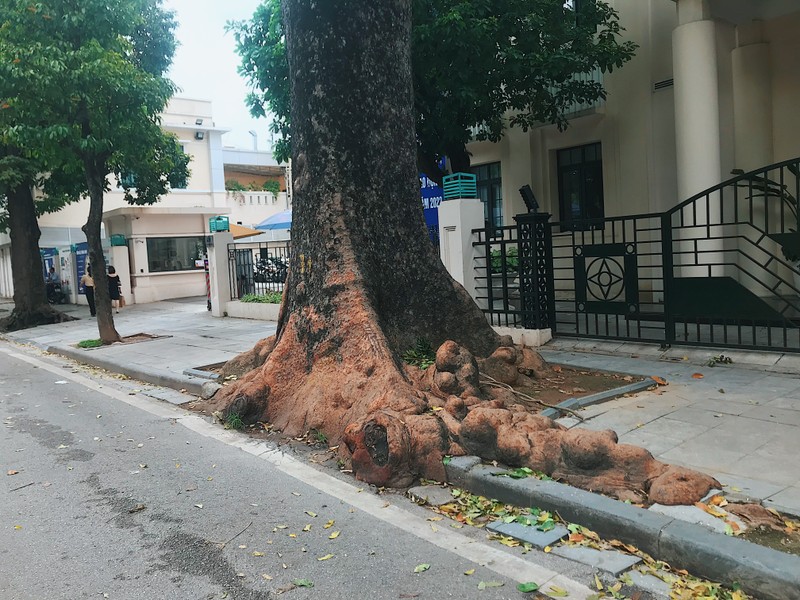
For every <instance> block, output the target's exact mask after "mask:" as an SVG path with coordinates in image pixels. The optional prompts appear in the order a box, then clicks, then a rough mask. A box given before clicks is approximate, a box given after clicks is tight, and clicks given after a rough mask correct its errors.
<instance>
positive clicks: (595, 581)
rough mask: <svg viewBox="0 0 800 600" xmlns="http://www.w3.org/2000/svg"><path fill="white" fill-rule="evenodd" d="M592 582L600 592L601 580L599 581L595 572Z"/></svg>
mask: <svg viewBox="0 0 800 600" xmlns="http://www.w3.org/2000/svg"><path fill="white" fill-rule="evenodd" d="M594 584H595V585H596V586H597V590H598V591H600V592H602V591H603V582H602V581H600V578H599V577H598V576H597V573H595V574H594Z"/></svg>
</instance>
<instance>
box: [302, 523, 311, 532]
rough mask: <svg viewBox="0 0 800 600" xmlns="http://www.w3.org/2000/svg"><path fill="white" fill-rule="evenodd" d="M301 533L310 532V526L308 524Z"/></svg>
mask: <svg viewBox="0 0 800 600" xmlns="http://www.w3.org/2000/svg"><path fill="white" fill-rule="evenodd" d="M303 531H311V524H310V523H309V524H308V525H306V526H305V527H303Z"/></svg>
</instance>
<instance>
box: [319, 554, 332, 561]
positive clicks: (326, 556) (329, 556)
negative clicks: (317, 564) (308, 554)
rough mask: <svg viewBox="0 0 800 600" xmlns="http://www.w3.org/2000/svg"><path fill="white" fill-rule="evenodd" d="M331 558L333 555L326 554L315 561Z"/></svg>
mask: <svg viewBox="0 0 800 600" xmlns="http://www.w3.org/2000/svg"><path fill="white" fill-rule="evenodd" d="M331 558H333V554H326V555H325V556H320V557H319V558H318V559H317V560H328V559H331Z"/></svg>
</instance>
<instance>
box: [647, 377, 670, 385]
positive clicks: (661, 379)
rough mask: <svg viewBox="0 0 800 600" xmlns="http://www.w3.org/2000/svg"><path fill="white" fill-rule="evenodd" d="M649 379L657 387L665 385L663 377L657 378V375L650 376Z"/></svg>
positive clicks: (665, 381)
mask: <svg viewBox="0 0 800 600" xmlns="http://www.w3.org/2000/svg"><path fill="white" fill-rule="evenodd" d="M650 379H652V380H653V381H655V382H656V383H657V384H658V385H667V380H666V379H664V378H663V377H659V376H658V375H651V376H650Z"/></svg>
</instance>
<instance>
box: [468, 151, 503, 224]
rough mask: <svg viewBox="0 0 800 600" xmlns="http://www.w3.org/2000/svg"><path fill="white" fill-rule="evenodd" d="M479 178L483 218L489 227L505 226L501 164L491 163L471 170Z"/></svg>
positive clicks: (479, 195) (479, 194) (478, 185)
mask: <svg viewBox="0 0 800 600" xmlns="http://www.w3.org/2000/svg"><path fill="white" fill-rule="evenodd" d="M470 170H471V171H472V174H473V175H475V176H476V177H477V181H476V184H477V187H478V198H480V199H481V202H483V218H484V220H485V221H486V224H487V226H490V227H502V226H503V185H502V182H501V177H500V163H499V162H496V163H489V164H487V165H480V166H477V167H472V169H470Z"/></svg>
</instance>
